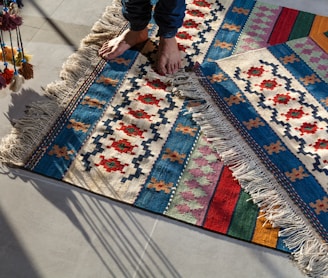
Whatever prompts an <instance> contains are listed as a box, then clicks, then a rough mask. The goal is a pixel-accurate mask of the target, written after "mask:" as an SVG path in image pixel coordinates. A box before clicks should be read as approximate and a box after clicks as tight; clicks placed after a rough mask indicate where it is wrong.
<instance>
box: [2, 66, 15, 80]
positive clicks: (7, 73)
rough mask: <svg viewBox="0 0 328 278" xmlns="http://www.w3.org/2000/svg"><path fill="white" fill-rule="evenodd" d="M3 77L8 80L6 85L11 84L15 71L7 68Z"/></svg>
mask: <svg viewBox="0 0 328 278" xmlns="http://www.w3.org/2000/svg"><path fill="white" fill-rule="evenodd" d="M2 77H3V78H4V79H5V80H6V84H10V82H11V80H12V79H13V77H14V71H13V70H12V69H8V68H5V69H4V71H3V73H2Z"/></svg>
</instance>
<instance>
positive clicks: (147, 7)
mask: <svg viewBox="0 0 328 278" xmlns="http://www.w3.org/2000/svg"><path fill="white" fill-rule="evenodd" d="M122 6H123V16H124V17H125V18H126V20H127V21H129V23H130V29H131V30H133V31H141V30H143V29H145V28H146V27H147V25H148V23H149V21H150V19H151V10H152V5H151V4H150V0H122Z"/></svg>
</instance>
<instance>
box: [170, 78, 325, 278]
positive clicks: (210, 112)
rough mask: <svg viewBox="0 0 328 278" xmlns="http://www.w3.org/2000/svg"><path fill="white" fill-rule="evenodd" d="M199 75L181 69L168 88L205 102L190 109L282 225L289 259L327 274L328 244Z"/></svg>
mask: <svg viewBox="0 0 328 278" xmlns="http://www.w3.org/2000/svg"><path fill="white" fill-rule="evenodd" d="M199 78H200V77H198V76H196V74H195V73H194V72H192V73H190V72H188V73H184V72H182V73H180V74H178V75H177V76H176V77H174V78H173V79H172V80H171V81H170V84H171V86H170V88H169V90H171V92H172V93H173V94H175V95H177V96H179V97H183V98H190V99H193V100H202V101H205V104H202V105H200V106H196V107H192V108H190V112H191V113H192V114H193V118H194V119H195V121H196V122H197V123H198V124H199V125H200V126H201V128H202V131H203V132H204V134H206V136H207V138H208V139H209V140H210V141H211V142H213V144H214V146H215V148H216V149H217V151H218V153H219V154H220V155H221V158H222V160H223V161H224V163H225V164H226V165H228V166H230V169H231V170H232V172H233V174H234V176H235V178H236V179H237V180H238V181H239V183H240V184H241V186H242V188H243V189H244V190H245V191H246V192H247V193H249V194H250V195H251V198H252V200H253V202H254V203H256V204H257V205H258V206H259V207H260V208H262V209H263V212H264V216H265V217H266V219H267V220H268V221H270V223H271V224H272V225H273V227H280V228H282V230H281V232H280V236H283V237H285V238H286V240H285V244H286V246H287V247H288V248H290V249H293V250H295V251H294V252H293V253H292V258H293V260H294V261H295V262H296V263H297V264H298V266H299V268H300V269H301V271H303V272H304V273H305V274H307V275H308V276H310V277H328V244H327V243H325V242H323V241H322V239H321V237H320V236H319V235H318V234H317V233H316V232H315V231H314V229H312V228H311V224H310V223H309V222H308V220H307V219H306V218H305V217H303V215H302V213H301V212H300V211H298V208H297V207H296V206H292V204H293V203H292V201H291V200H290V198H289V196H288V195H287V193H286V192H285V191H284V189H282V188H281V186H280V185H279V184H278V183H277V182H276V180H275V178H274V177H273V176H272V174H271V173H270V172H269V171H268V170H267V169H266V168H265V166H263V165H262V163H261V162H260V161H259V159H258V158H257V156H256V155H255V153H254V152H253V151H252V149H251V148H250V147H249V146H248V144H247V143H245V142H244V140H243V139H242V138H241V136H240V134H239V133H238V132H237V131H236V130H235V128H234V127H233V126H232V124H231V123H230V122H229V121H228V120H227V119H226V117H225V116H224V114H223V113H222V112H221V111H220V109H219V108H218V107H217V106H216V105H215V103H214V102H213V100H212V99H211V97H210V95H209V94H207V93H206V92H205V89H204V87H203V86H202V85H201V84H200V81H199Z"/></svg>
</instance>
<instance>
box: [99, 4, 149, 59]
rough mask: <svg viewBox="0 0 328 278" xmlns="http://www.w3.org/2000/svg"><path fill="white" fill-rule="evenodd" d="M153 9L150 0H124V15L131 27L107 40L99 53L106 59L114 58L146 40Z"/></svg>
mask: <svg viewBox="0 0 328 278" xmlns="http://www.w3.org/2000/svg"><path fill="white" fill-rule="evenodd" d="M151 9H152V6H151V4H150V0H122V12H123V16H124V17H125V18H126V19H127V20H128V21H129V24H130V27H129V29H127V30H126V31H124V32H123V33H122V34H121V35H120V36H118V37H116V38H114V39H112V40H109V41H107V42H105V43H104V44H103V46H102V47H101V49H100V50H99V55H100V56H101V57H103V58H104V59H106V60H112V59H115V58H116V57H118V56H120V55H121V54H123V53H124V52H125V51H126V50H128V49H130V48H131V47H133V46H135V45H138V44H140V43H142V42H144V41H146V40H147V39H148V29H147V25H148V23H149V20H150V18H151Z"/></svg>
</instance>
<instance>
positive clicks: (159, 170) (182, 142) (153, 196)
mask: <svg viewBox="0 0 328 278" xmlns="http://www.w3.org/2000/svg"><path fill="white" fill-rule="evenodd" d="M184 105H186V103H185V104H184ZM179 124H181V125H183V126H187V127H190V128H194V129H196V130H195V136H191V135H189V134H185V133H182V132H179V131H177V130H176V128H177V126H178V125H179ZM198 132H199V127H198V126H197V125H196V123H195V122H194V121H193V119H192V115H191V114H189V113H187V114H186V110H185V109H181V111H180V113H179V116H178V118H177V120H176V122H175V124H174V126H173V128H172V130H171V132H170V135H169V137H168V139H167V142H166V143H165V145H164V147H163V148H162V152H161V154H160V156H159V158H158V159H157V161H156V162H155V165H154V166H153V168H152V170H151V173H150V174H149V175H148V179H147V181H146V182H145V184H144V186H143V188H142V189H141V191H140V193H139V196H138V198H137V200H136V201H135V206H137V207H140V208H144V209H147V210H150V211H153V212H157V213H163V212H164V211H165V209H166V207H167V205H168V203H169V201H170V198H171V194H172V192H170V193H165V192H164V191H163V190H162V191H156V190H155V189H154V188H148V187H149V185H150V184H151V182H152V180H151V179H152V178H154V179H156V180H157V181H163V182H164V183H165V184H170V183H171V184H172V185H173V186H176V184H177V182H178V181H179V179H180V175H181V173H182V172H183V169H184V168H185V165H186V163H187V161H188V157H189V154H190V153H191V151H192V149H193V146H194V144H195V142H196V140H197V137H198V136H197V134H198ZM167 149H170V150H171V151H175V152H177V153H178V154H184V155H185V158H184V159H183V163H179V162H177V161H175V162H173V161H171V160H169V159H165V158H164V156H165V151H166V150H167Z"/></svg>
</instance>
